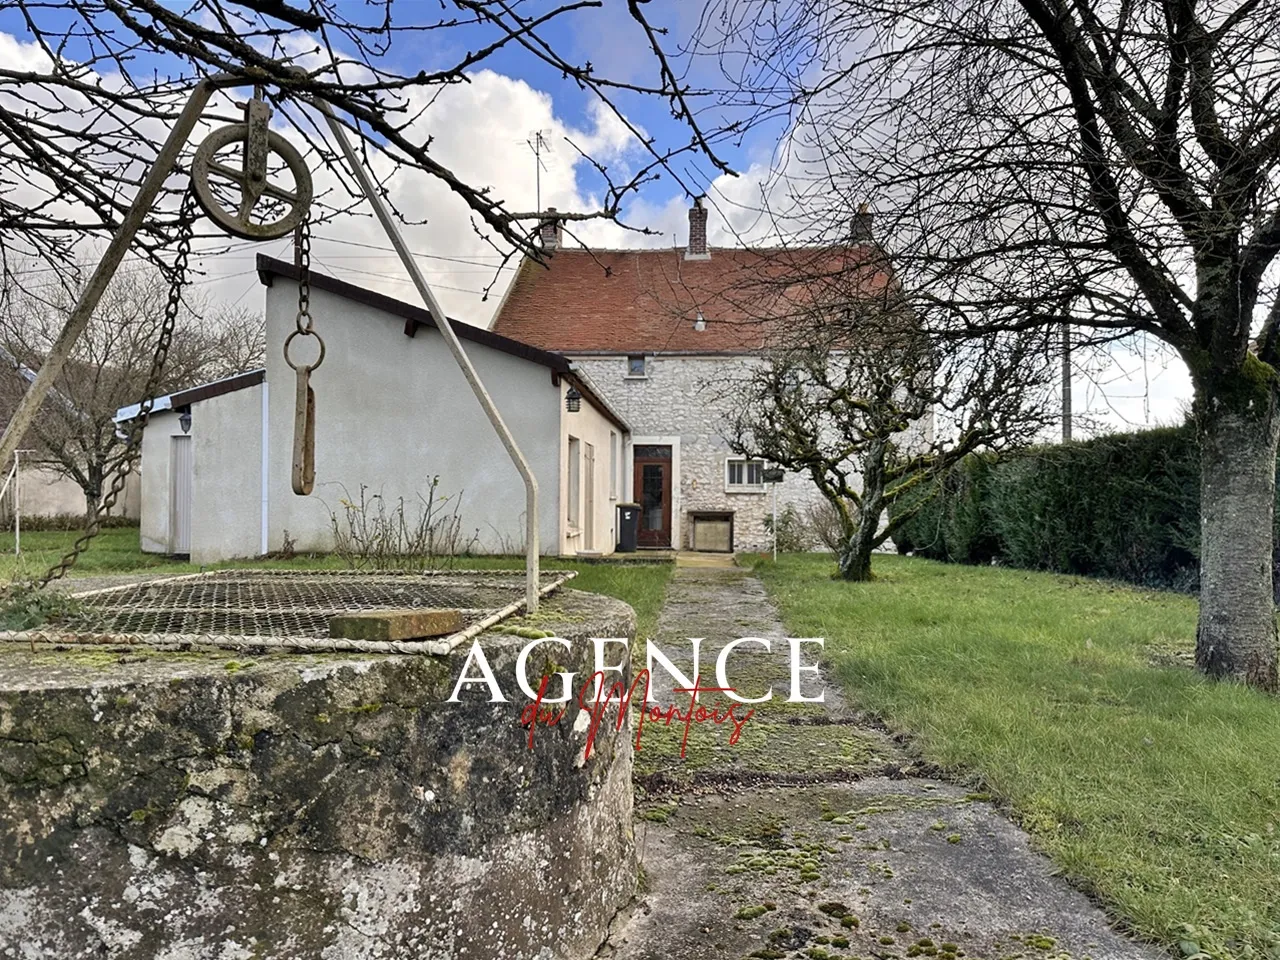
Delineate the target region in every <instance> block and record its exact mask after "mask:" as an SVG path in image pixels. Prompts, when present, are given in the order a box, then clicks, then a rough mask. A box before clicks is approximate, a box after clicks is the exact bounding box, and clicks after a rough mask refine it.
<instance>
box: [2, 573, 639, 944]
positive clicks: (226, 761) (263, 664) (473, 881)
mask: <svg viewBox="0 0 1280 960" xmlns="http://www.w3.org/2000/svg"><path fill="white" fill-rule="evenodd" d="M513 624H516V625H522V626H526V627H530V628H532V629H536V630H537V631H539V632H545V633H547V634H549V635H550V634H554V635H556V636H561V637H564V638H566V639H568V640H570V641H572V642H573V651H572V653H567V652H566V651H564V649H563V648H562V647H558V646H552V645H544V646H541V647H538V648H537V650H536V651H535V652H534V654H533V655H532V656H531V657H530V661H529V674H530V675H531V683H532V685H533V687H534V689H536V688H537V685H538V678H539V676H540V675H541V673H542V672H544V671H545V672H548V673H550V672H554V671H558V670H575V671H577V672H578V675H577V678H575V687H576V686H577V684H579V683H581V682H583V681H585V679H586V678H587V677H588V676H589V675H590V673H591V670H592V658H593V651H592V649H591V645H590V644H589V643H588V642H587V639H588V638H590V637H626V638H628V639H632V638H633V637H634V633H635V621H634V616H633V614H632V613H631V611H630V609H629V608H628V607H626V606H625V605H623V604H621V603H619V602H617V601H614V600H609V599H606V598H603V597H598V596H594V595H591V594H584V593H579V592H576V591H571V590H569V591H561V593H560V594H559V595H557V596H556V597H554V598H552V599H550V600H549V601H548V602H547V603H546V605H545V607H544V610H543V611H542V612H541V613H540V614H539V615H538V617H537V618H536V622H530V621H528V620H513V621H508V626H507V628H508V629H509V627H510V625H513ZM525 632H529V631H525ZM533 635H534V636H536V635H537V634H533ZM528 642H529V640H528V639H526V638H525V637H521V636H516V635H513V634H510V633H504V634H498V633H489V634H486V635H485V636H484V637H482V638H481V643H482V646H483V648H484V651H485V653H486V655H487V656H488V660H489V663H490V664H491V666H492V667H493V670H494V673H495V674H496V676H497V679H498V681H499V683H500V684H501V685H502V689H503V691H504V693H505V694H506V695H507V697H508V698H509V700H510V702H509V703H506V704H502V703H499V704H490V703H488V702H487V691H486V690H485V689H484V688H483V687H480V686H475V687H472V688H470V689H469V690H468V691H466V692H463V693H462V694H461V695H460V696H461V702H459V703H447V702H445V701H447V699H448V698H449V696H450V694H451V692H452V690H453V686H454V683H455V682H456V679H457V677H458V674H459V672H460V671H461V669H462V664H463V660H464V659H465V657H466V653H467V649H468V646H467V645H465V644H464V645H463V647H462V648H461V649H459V650H458V651H456V652H455V653H454V654H453V655H451V656H449V657H406V656H381V657H379V656H357V655H350V654H348V655H331V656H313V655H280V654H275V655H266V656H259V657H253V656H248V655H245V654H243V653H237V654H234V655H232V654H227V653H199V654H196V653H191V654H178V653H161V652H145V651H144V652H138V651H136V650H133V651H128V652H125V653H122V652H121V651H119V650H105V649H104V650H93V651H88V652H85V651H67V652H57V653H41V654H33V653H32V652H31V651H30V650H29V649H22V648H18V647H14V646H9V647H8V648H0V957H4V958H9V957H13V958H23V960H34V958H50V960H52V958H58V960H70V958H80V957H83V958H130V960H132V958H137V960H143V958H146V960H195V958H211V960H250V958H270V960H320V958H324V960H328V958H334V960H337V958H371V960H372V958H388V960H390V958H395V960H420V958H445V957H456V958H477V960H478V958H497V957H502V958H512V960H514V958H525V957H529V958H556V960H562V958H577V957H586V956H590V955H591V954H592V953H593V952H594V951H595V950H596V948H597V947H598V946H599V944H600V943H601V941H602V940H603V938H604V935H605V931H606V927H607V925H608V923H609V921H610V919H611V918H612V917H613V916H614V914H615V913H616V912H617V910H618V909H619V908H620V907H621V906H623V905H624V904H625V903H626V902H627V901H628V900H630V898H631V897H632V895H633V893H634V892H635V885H636V877H637V866H636V851H635V845H634V839H633V836H632V830H631V803H632V794H631V744H630V737H629V728H628V727H624V728H623V730H622V732H621V733H617V732H615V730H614V725H613V723H612V722H608V723H605V724H602V725H601V727H600V729H599V734H598V737H597V739H596V741H595V744H594V747H593V753H592V755H591V757H590V758H589V759H586V760H585V761H584V758H583V753H584V746H585V743H586V737H587V734H586V726H587V724H586V722H585V721H586V719H587V717H586V714H585V713H583V714H582V716H581V717H579V715H578V708H577V706H576V705H573V706H571V707H570V709H569V713H568V715H567V716H566V717H565V719H564V720H563V721H561V722H560V723H559V724H557V725H555V726H552V727H539V728H538V729H537V731H536V733H535V740H534V747H533V749H532V750H530V749H529V747H528V743H527V737H528V734H527V732H526V731H525V730H524V729H523V728H522V727H521V726H520V723H519V716H520V711H521V710H522V709H523V708H524V707H525V706H526V704H527V703H528V701H527V700H526V698H525V697H524V695H523V694H521V693H520V691H519V689H518V687H517V686H516V684H515V680H514V665H515V661H516V657H517V655H518V654H519V651H520V648H521V647H522V646H524V645H525V644H527V643H528ZM610 656H611V658H618V659H621V657H622V654H621V648H620V647H617V646H614V647H612V648H611V650H610ZM474 672H475V671H474V670H473V671H471V673H473V674H474ZM610 720H612V717H611V718H610ZM575 721H577V722H576V723H575Z"/></svg>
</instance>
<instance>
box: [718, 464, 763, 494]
mask: <svg viewBox="0 0 1280 960" xmlns="http://www.w3.org/2000/svg"><path fill="white" fill-rule="evenodd" d="M734 463H741V464H743V468H742V470H743V476H746V470H747V467H746V464H748V463H758V464H760V471H761V473H763V472H764V471H765V469H766V468H767V467H768V466H769V465H768V464H767V463H766V462H765V461H763V460H759V459H757V458H755V457H726V458H725V461H724V492H725V493H759V494H762V493H764V492H765V491H766V490H767V489H768V485H767V484H766V483H764V482H763V481H761V482H760V483H733V482H732V481H731V480H730V479H729V468H730V465H731V464H734Z"/></svg>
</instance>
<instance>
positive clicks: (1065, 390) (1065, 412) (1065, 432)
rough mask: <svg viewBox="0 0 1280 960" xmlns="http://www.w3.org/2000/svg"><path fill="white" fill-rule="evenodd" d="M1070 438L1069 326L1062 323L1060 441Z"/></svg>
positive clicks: (1067, 440) (1066, 441) (1068, 440)
mask: <svg viewBox="0 0 1280 960" xmlns="http://www.w3.org/2000/svg"><path fill="white" fill-rule="evenodd" d="M1070 440H1071V328H1070V327H1069V326H1067V325H1066V324H1065V323H1064V324H1063V325H1062V442H1063V443H1068V442H1070Z"/></svg>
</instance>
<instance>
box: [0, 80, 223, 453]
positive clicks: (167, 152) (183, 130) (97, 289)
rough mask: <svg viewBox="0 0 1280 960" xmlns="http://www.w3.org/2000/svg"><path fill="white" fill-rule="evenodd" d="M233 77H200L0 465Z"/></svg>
mask: <svg viewBox="0 0 1280 960" xmlns="http://www.w3.org/2000/svg"><path fill="white" fill-rule="evenodd" d="M232 79H233V78H231V77H229V76H228V75H226V74H218V75H217V76H214V77H208V78H206V79H204V80H201V81H200V82H199V83H198V84H196V87H195V89H194V90H192V91H191V99H190V100H188V101H187V105H186V106H185V107H183V108H182V113H180V114H179V115H178V121H177V123H175V124H174V126H173V129H172V130H171V131H169V139H167V140H166V141H165V142H164V146H163V147H161V148H160V152H159V153H158V154H156V160H155V163H154V164H153V165H152V167H151V169H150V171H148V173H147V176H146V179H144V180H143V181H142V186H141V187H139V188H138V195H137V196H136V197H134V198H133V205H132V206H131V207H129V212H128V213H127V214H125V217H124V220H123V221H122V222H121V224H120V227H119V229H117V230H116V234H115V236H114V237H112V238H111V243H110V244H108V246H107V250H106V252H105V253H104V254H103V255H102V260H100V261H99V262H98V267H97V269H96V270H94V272H93V276H92V277H90V278H89V282H88V283H87V284H86V285H85V288H84V290H83V291H81V293H80V300H79V301H78V302H77V303H76V305H75V309H73V310H72V311H71V316H69V317H67V322H66V324H64V325H63V327H62V332H61V333H59V334H58V339H57V340H55V341H54V343H53V346H51V347H50V348H49V353H48V355H47V356H46V357H45V358H44V363H42V364H41V365H40V372H39V373H38V374H36V378H35V379H34V380H33V381H31V386H30V387H28V388H27V392H26V393H25V394H24V395H23V397H22V400H21V402H19V404H18V409H17V410H15V411H14V414H13V419H11V420H10V421H9V424H8V426H6V427H5V429H4V435H3V436H0V463H5V462H6V461H8V459H9V457H10V456H12V455H13V454H14V452H15V451H16V450H17V448H18V444H20V443H21V442H22V439H23V437H24V436H25V435H26V432H27V428H28V427H30V426H31V421H32V420H33V419H34V418H35V415H36V411H37V410H39V409H40V404H41V403H42V402H43V401H44V398H45V395H46V394H48V392H49V390H50V389H51V388H52V387H53V381H54V380H55V379H57V377H58V374H60V373H61V372H62V368H63V366H64V365H65V364H66V362H67V357H68V356H69V355H70V353H71V350H72V348H73V347H74V346H75V345H76V341H77V340H79V339H80V335H81V334H82V333H84V328H85V327H86V326H88V324H89V318H90V317H91V316H93V311H94V309H95V308H96V307H97V306H98V301H99V300H101V299H102V294H103V293H104V292H105V291H106V289H107V284H109V283H110V282H111V278H112V277H113V276H115V272H116V270H117V269H118V268H119V267H120V262H121V261H122V260H123V259H124V255H125V254H126V253H127V252H128V251H129V245H130V244H131V243H133V238H134V236H135V235H136V234H137V232H138V229H139V228H140V227H141V226H142V223H143V221H144V220H145V219H146V217H147V215H148V214H149V213H150V212H151V207H152V204H154V203H155V199H156V197H157V196H158V195H159V193H160V188H161V187H163V186H164V182H165V180H166V179H167V178H168V177H169V174H170V173H172V172H173V167H174V165H175V164H176V163H177V162H178V155H179V154H180V153H181V152H182V147H183V145H184V144H185V143H186V142H187V138H188V137H189V136H191V131H192V130H194V129H195V126H196V123H197V122H199V120H200V114H201V113H202V112H203V110H204V108H205V104H207V103H208V102H209V97H210V95H211V94H212V93H213V91H214V90H215V89H216V88H217V87H220V86H227V85H228V84H229V83H230V82H231V81H232Z"/></svg>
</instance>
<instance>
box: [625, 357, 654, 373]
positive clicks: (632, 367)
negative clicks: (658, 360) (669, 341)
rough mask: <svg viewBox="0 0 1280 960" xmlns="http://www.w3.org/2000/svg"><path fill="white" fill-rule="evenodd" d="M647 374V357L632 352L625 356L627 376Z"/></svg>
mask: <svg viewBox="0 0 1280 960" xmlns="http://www.w3.org/2000/svg"><path fill="white" fill-rule="evenodd" d="M648 375H649V363H648V358H646V357H645V356H644V354H632V355H631V356H629V357H627V376H628V377H647V376H648Z"/></svg>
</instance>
